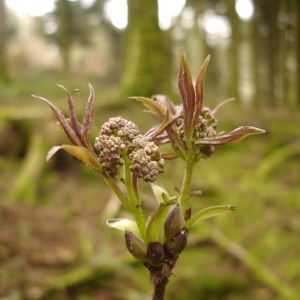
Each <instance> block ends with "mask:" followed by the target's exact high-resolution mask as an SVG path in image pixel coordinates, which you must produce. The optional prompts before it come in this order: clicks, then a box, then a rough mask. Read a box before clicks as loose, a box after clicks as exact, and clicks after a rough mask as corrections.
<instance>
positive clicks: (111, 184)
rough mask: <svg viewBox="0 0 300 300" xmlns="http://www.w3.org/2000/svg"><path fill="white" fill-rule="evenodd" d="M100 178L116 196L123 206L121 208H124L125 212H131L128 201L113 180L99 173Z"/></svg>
mask: <svg viewBox="0 0 300 300" xmlns="http://www.w3.org/2000/svg"><path fill="white" fill-rule="evenodd" d="M101 176H102V177H103V179H104V180H105V182H106V183H107V185H108V186H109V187H110V188H111V189H112V190H113V192H114V193H115V194H116V196H117V197H118V199H119V200H120V202H121V203H122V204H123V206H124V207H125V209H126V210H127V211H132V205H131V203H130V202H129V201H128V198H127V197H126V195H125V194H124V193H123V192H122V190H121V189H120V187H119V186H118V185H117V183H116V182H115V180H114V179H113V178H112V177H110V176H108V175H107V174H105V173H101Z"/></svg>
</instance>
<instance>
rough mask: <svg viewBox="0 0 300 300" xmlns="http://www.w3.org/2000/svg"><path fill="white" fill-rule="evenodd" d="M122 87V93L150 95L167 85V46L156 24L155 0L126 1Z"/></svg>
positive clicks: (160, 91) (168, 60)
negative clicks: (126, 23) (126, 16)
mask: <svg viewBox="0 0 300 300" xmlns="http://www.w3.org/2000/svg"><path fill="white" fill-rule="evenodd" d="M125 43H126V44H125V58H124V69H123V78H122V81H123V83H124V84H123V89H122V93H123V94H125V95H127V96H128V95H144V96H151V95H153V94H154V93H155V94H156V93H164V94H165V93H167V92H168V91H169V88H170V68H171V61H172V60H171V46H170V43H169V40H168V32H164V31H162V30H161V29H160V28H159V26H158V3H157V1H140V0H129V1H128V27H127V31H126V39H125Z"/></svg>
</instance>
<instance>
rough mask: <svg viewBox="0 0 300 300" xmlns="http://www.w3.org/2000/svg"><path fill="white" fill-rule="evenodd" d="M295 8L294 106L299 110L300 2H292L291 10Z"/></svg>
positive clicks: (294, 0)
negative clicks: (295, 90) (295, 89)
mask: <svg viewBox="0 0 300 300" xmlns="http://www.w3.org/2000/svg"><path fill="white" fill-rule="evenodd" d="M294 8H295V23H294V34H295V39H296V64H297V66H296V88H297V92H296V105H297V107H298V108H300V2H299V0H293V5H292V9H294Z"/></svg>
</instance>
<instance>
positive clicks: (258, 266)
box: [0, 0, 300, 300]
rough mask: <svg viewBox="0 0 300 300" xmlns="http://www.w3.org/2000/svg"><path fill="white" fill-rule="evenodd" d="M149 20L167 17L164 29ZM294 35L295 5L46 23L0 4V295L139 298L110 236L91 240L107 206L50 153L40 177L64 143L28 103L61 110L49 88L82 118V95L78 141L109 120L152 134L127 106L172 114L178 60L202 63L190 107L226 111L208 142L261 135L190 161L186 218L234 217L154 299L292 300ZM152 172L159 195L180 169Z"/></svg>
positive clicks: (98, 188) (149, 6) (298, 269)
mask: <svg viewBox="0 0 300 300" xmlns="http://www.w3.org/2000/svg"><path fill="white" fill-rule="evenodd" d="M113 3H117V6H113V5H112V4H113ZM121 3H123V6H122V5H121ZM175 3H176V5H175ZM163 6H164V7H167V12H169V14H170V12H172V11H174V13H173V16H172V17H171V18H169V19H168V20H167V19H166V16H164V15H163V13H162V11H163ZM176 8H177V11H176ZM126 11H127V20H126ZM120 12H122V13H120ZM114 15H117V16H116V17H115V18H114V17H113V16H114ZM124 16H125V18H124ZM122 20H123V22H120V21H122ZM124 20H125V21H124ZM299 22H300V2H299V1H297V0H278V1H273V0H260V1H259V0H237V1H234V0H224V1H217V0H211V1H208V0H206V1H197V0H186V1H183V0H182V1H181V0H176V1H167V0H165V1H163V0H161V1H158V2H156V1H151V2H150V1H147V2H146V1H137V0H128V1H127V6H126V1H112V0H95V1H83V0H82V1H79V0H78V1H67V0H56V1H55V5H54V7H53V11H50V12H48V13H45V14H43V15H40V16H36V17H32V16H25V15H19V14H17V13H16V12H14V11H13V10H11V9H10V8H9V7H8V5H6V3H5V1H4V0H0V168H1V173H0V195H1V200H0V261H1V269H0V297H3V298H4V299H85V300H88V299H148V298H147V296H145V295H150V294H151V285H150V283H148V274H147V273H146V271H145V270H143V269H142V267H141V266H139V265H137V264H136V263H135V261H134V260H133V259H132V258H131V257H130V255H129V254H128V253H127V252H126V251H127V250H126V248H125V245H124V241H123V236H122V235H121V234H120V233H119V232H115V231H112V230H111V229H109V228H106V227H105V220H106V219H107V218H111V217H119V216H122V214H123V212H122V209H121V208H120V206H119V204H118V202H117V201H116V200H115V199H114V197H113V196H112V195H111V193H110V191H109V190H107V189H106V187H105V185H104V183H103V182H101V181H99V179H98V178H97V177H96V176H95V175H94V174H92V172H91V171H90V170H88V169H87V168H85V167H84V166H81V164H80V163H78V162H77V161H74V160H73V159H71V158H70V157H68V156H67V155H65V154H64V153H59V154H58V155H57V157H56V158H55V159H53V160H52V161H51V162H50V163H48V164H46V162H45V157H46V155H47V151H48V150H49V148H50V147H51V146H52V145H56V144H62V143H63V142H65V139H64V137H63V135H62V134H61V133H60V130H59V128H58V126H56V124H55V120H54V118H53V115H52V114H51V111H50V110H49V109H48V108H47V107H45V105H43V104H42V103H40V102H38V101H37V100H36V99H34V98H32V97H31V95H32V94H35V95H39V96H43V97H45V98H48V99H49V100H51V101H53V102H54V103H55V104H57V105H58V106H59V107H62V108H63V110H66V109H67V103H66V95H65V93H64V91H62V90H61V89H60V88H58V87H57V86H56V85H55V84H57V83H58V84H62V85H64V86H65V87H66V88H67V89H68V90H69V91H70V92H71V93H72V94H73V95H74V98H75V101H76V105H77V109H78V111H79V113H81V114H82V113H83V110H84V106H85V103H86V99H87V97H88V92H89V91H88V83H91V84H92V85H93V87H94V88H95V92H96V112H95V124H94V129H93V130H94V131H93V136H96V135H97V134H98V131H99V128H100V126H101V124H102V123H103V122H105V121H106V120H107V119H108V118H109V117H112V116H118V115H122V116H124V117H126V118H128V119H131V120H132V121H134V122H135V123H136V124H138V125H139V127H140V128H141V130H142V131H145V130H146V129H147V125H148V127H149V126H150V125H149V124H151V125H152V124H155V120H154V118H153V117H152V116H151V115H149V114H147V113H142V110H143V108H142V107H141V106H140V105H139V104H137V103H134V102H133V100H130V99H128V97H129V96H136V95H141V96H146V97H151V96H152V95H153V94H167V95H169V96H170V97H171V98H172V99H173V100H174V101H175V102H177V103H179V102H180V99H179V93H178V89H177V86H176V80H177V73H178V61H179V57H178V51H179V49H184V50H185V51H186V53H187V57H188V59H189V62H190V65H191V69H192V73H193V74H194V78H195V76H196V74H197V71H198V70H199V68H200V66H201V64H202V62H203V61H204V59H205V57H206V56H207V55H208V54H210V55H211V61H210V64H209V67H208V71H207V74H206V77H205V83H204V88H205V99H204V101H205V102H204V103H205V105H207V106H209V107H214V106H216V105H217V104H219V103H220V102H222V101H223V100H226V99H228V98H234V99H235V101H234V102H231V103H230V104H227V105H226V106H225V107H224V108H223V109H222V111H221V112H220V113H219V116H218V118H219V120H220V123H221V124H222V125H221V127H222V128H221V129H222V130H225V131H229V130H231V129H233V128H235V127H237V126H239V125H254V126H257V127H260V128H264V129H266V130H267V134H265V135H264V136H261V137H258V138H257V137H254V138H250V139H249V140H245V141H243V142H241V143H240V144H238V145H232V146H228V147H227V148H226V149H225V148H224V149H223V148H220V149H218V152H217V153H216V154H215V155H214V156H213V157H212V158H211V159H209V160H207V161H203V162H200V163H199V166H198V169H197V170H196V172H195V173H196V174H197V175H196V176H195V178H194V180H193V188H194V189H195V190H198V189H201V190H202V192H203V195H202V196H200V197H198V198H195V200H194V203H195V204H194V205H195V206H196V207H198V208H201V207H206V206H208V205H218V204H227V203H234V204H236V205H237V206H238V207H239V210H238V211H237V212H236V213H235V214H233V215H225V216H220V217H218V218H216V219H214V220H210V221H207V222H205V223H203V224H201V226H199V230H194V231H193V232H192V233H191V238H190V242H189V250H187V251H186V253H185V254H183V255H182V257H181V260H180V261H179V262H178V264H177V267H176V269H175V272H176V274H175V275H177V276H176V277H173V278H172V279H171V283H170V286H169V289H168V291H167V296H168V299H202V298H204V299H263V300H267V299H297V295H298V294H299V291H300V285H299V282H300V280H299V279H300V263H299V253H300V244H299V233H300V217H299V215H300V214H299V211H300V187H299V182H300V160H299V152H300V141H299V137H300V130H299V120H300V113H299V110H300V84H299V83H300V44H299V43H300V30H299V29H300V24H299ZM166 172H167V173H166V176H164V178H163V179H162V181H163V183H164V184H165V185H166V186H168V187H172V186H176V185H178V184H179V180H180V172H181V165H180V163H177V162H172V163H171V165H170V166H169V168H167V171H166ZM145 191H146V192H147V191H149V187H147V186H145ZM147 195H148V194H147ZM145 197H149V196H146V195H145ZM147 199H148V198H147ZM151 201H153V199H151V197H150V198H149V201H147V203H148V204H147V205H148V206H149V207H148V208H149V211H150V210H151V208H152V205H153V202H151ZM151 203H152V204H151ZM140 274H142V275H143V276H141V275H140Z"/></svg>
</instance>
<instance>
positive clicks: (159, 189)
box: [151, 183, 169, 204]
mask: <svg viewBox="0 0 300 300" xmlns="http://www.w3.org/2000/svg"><path fill="white" fill-rule="evenodd" d="M151 188H152V191H153V194H154V196H155V199H156V200H157V202H158V204H160V203H164V202H166V201H165V197H164V195H166V196H167V197H169V194H168V192H167V190H166V189H165V187H164V186H163V185H162V184H156V183H151Z"/></svg>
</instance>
